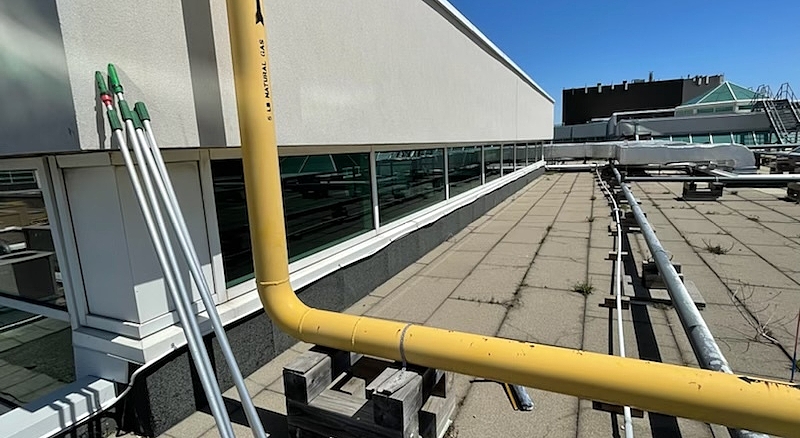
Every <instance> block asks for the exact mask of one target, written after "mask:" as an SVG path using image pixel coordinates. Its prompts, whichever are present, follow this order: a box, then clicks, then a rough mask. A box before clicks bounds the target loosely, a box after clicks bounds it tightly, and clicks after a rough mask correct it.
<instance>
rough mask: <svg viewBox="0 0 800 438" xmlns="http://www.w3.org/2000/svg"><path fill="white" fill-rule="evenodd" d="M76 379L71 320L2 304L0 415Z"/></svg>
mask: <svg viewBox="0 0 800 438" xmlns="http://www.w3.org/2000/svg"><path fill="white" fill-rule="evenodd" d="M74 381H75V365H74V357H73V350H72V330H71V328H70V325H69V323H68V322H66V321H59V320H56V319H51V318H46V317H44V316H40V315H34V314H31V313H27V312H23V311H21V310H15V309H11V308H9V307H2V306H0V415H2V414H4V413H6V412H8V411H10V410H12V409H14V408H16V407H19V406H22V405H25V404H27V403H30V402H32V401H34V400H36V399H38V398H39V397H42V396H44V395H46V394H48V393H50V392H52V391H55V390H56V389H59V388H61V387H62V386H64V385H66V384H68V383H71V382H74Z"/></svg>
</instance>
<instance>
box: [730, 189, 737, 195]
mask: <svg viewBox="0 0 800 438" xmlns="http://www.w3.org/2000/svg"><path fill="white" fill-rule="evenodd" d="M738 194H739V191H738V190H734V191H732V192H731V195H733V196H736V195H738Z"/></svg>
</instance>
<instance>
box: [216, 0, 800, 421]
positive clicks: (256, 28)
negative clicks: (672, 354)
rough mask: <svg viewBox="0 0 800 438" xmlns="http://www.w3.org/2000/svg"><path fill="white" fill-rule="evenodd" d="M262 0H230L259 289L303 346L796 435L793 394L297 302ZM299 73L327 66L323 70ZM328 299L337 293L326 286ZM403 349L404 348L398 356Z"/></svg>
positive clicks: (798, 416) (799, 395) (765, 384)
mask: <svg viewBox="0 0 800 438" xmlns="http://www.w3.org/2000/svg"><path fill="white" fill-rule="evenodd" d="M260 1H261V0H256V1H255V2H253V1H251V0H227V4H228V20H229V27H230V34H231V50H232V54H233V72H234V78H235V84H236V101H237V108H238V114H239V129H240V134H241V138H242V161H243V164H244V174H245V187H246V190H247V206H248V212H249V218H250V234H251V238H252V242H253V262H254V265H255V272H256V279H257V284H258V292H259V294H260V297H261V301H262V303H263V304H264V309H265V310H266V312H267V313H268V314H269V316H270V318H272V320H273V321H274V322H275V323H276V325H278V326H279V327H280V328H281V329H282V330H284V331H285V332H287V333H289V334H291V335H292V336H294V337H296V338H298V339H301V340H303V341H306V342H311V343H315V344H320V345H325V346H328V347H333V348H338V349H342V350H350V351H357V352H360V353H365V354H371V355H375V356H380V357H385V358H388V359H394V360H402V359H403V353H404V355H405V359H406V360H407V361H408V362H410V363H414V364H417V365H422V366H427V367H434V368H439V369H445V370H450V371H455V372H458V373H463V374H468V375H472V376H480V377H484V378H487V379H493V380H498V381H502V382H509V383H515V384H518V385H523V386H527V387H532V388H539V389H543V390H547V391H553V392H558V393H562V394H569V395H574V396H577V397H581V398H585V399H591V400H599V401H604V402H608V403H614V404H619V405H629V406H635V407H637V408H641V409H644V410H648V411H653V412H660V413H663V414H669V415H675V416H678V417H686V418H693V419H696V420H701V421H705V422H709V423H718V424H723V425H725V426H728V427H734V428H745V429H750V430H755V431H761V432H766V433H772V434H777V435H781V436H787V437H800V389H798V388H797V387H795V386H792V385H788V384H784V383H778V382H770V381H765V380H758V379H750V378H746V377H741V376H735V375H730V374H724V373H719V372H713V371H706V370H700V369H696V368H688V367H681V366H676V365H668V364H663V363H656V362H647V361H642V360H636V359H629V358H620V357H616V356H609V355H604V354H597V353H589V352H585V351H579V350H571V349H566V348H559V347H551V346H545V345H537V344H530V343H527V342H519V341H513V340H508V339H499V338H493V337H487V336H480V335H475V334H470V333H461V332H456V331H452V330H442V329H435V328H430V327H424V326H418V325H411V324H406V323H402V322H397V321H387V320H382V319H375V318H368V317H358V316H352V315H344V314H340V313H335V312H329V311H325V310H319V309H313V308H310V307H308V306H306V305H305V304H303V303H302V302H301V301H300V300H299V299H298V298H297V295H296V294H295V293H294V291H293V290H292V288H291V285H290V284H289V268H288V257H287V250H286V234H285V228H284V227H285V224H284V219H283V202H282V197H281V186H280V183H281V181H280V172H279V167H278V153H277V146H276V139H275V126H274V117H273V108H272V101H271V97H272V96H271V94H272V92H271V91H272V90H271V84H270V78H269V68H268V62H267V46H266V29H265V26H264V19H263V16H262V15H261V12H262V10H261V6H260ZM304 68H325V66H324V65H312V66H304ZM330 293H339V291H336V290H331V291H330ZM401 344H402V345H403V348H402V351H401Z"/></svg>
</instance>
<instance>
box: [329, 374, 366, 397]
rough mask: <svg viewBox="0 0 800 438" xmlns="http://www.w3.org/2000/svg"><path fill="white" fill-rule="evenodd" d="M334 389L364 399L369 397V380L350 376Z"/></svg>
mask: <svg viewBox="0 0 800 438" xmlns="http://www.w3.org/2000/svg"><path fill="white" fill-rule="evenodd" d="M333 389H334V390H336V391H340V392H343V393H345V394H350V395H354V396H358V397H361V398H363V399H366V398H367V382H366V381H365V380H364V379H361V378H358V377H353V376H348V377H346V378H345V379H344V380H343V381H342V382H341V384H340V385H337V386H335V387H334V388H333Z"/></svg>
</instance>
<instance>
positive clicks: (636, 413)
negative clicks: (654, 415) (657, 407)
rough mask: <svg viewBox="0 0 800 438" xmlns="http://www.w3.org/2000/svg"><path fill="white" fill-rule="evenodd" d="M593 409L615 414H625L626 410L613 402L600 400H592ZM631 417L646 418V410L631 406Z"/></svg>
mask: <svg viewBox="0 0 800 438" xmlns="http://www.w3.org/2000/svg"><path fill="white" fill-rule="evenodd" d="M592 409H594V410H596V411H603V412H611V413H613V414H619V415H623V413H624V411H623V409H622V406H619V405H614V404H611V403H604V402H599V401H593V402H592ZM631 417H635V418H644V411H642V410H641V409H636V408H631Z"/></svg>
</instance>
